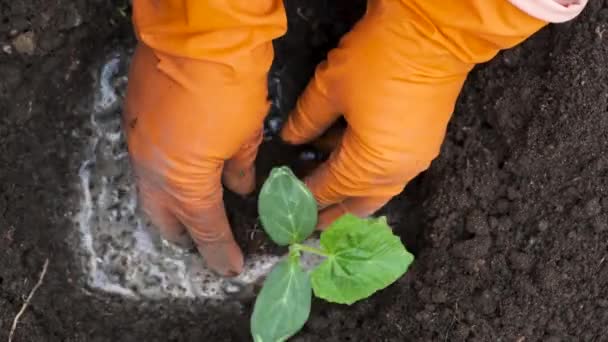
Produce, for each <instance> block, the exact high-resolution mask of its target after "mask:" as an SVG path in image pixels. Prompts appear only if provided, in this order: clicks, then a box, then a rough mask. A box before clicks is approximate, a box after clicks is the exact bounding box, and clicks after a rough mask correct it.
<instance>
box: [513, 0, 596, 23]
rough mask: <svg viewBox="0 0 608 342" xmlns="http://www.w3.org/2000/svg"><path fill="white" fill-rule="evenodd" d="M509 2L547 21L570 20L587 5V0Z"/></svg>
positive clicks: (520, 0) (522, 0) (518, 0)
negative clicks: (566, 2) (565, 3)
mask: <svg viewBox="0 0 608 342" xmlns="http://www.w3.org/2000/svg"><path fill="white" fill-rule="evenodd" d="M509 2H510V3H511V4H513V6H515V7H517V8H519V9H520V10H522V11H524V12H526V13H527V14H529V15H531V16H532V17H534V18H537V19H540V20H543V21H546V22H549V23H563V22H566V21H569V20H572V19H574V18H575V17H576V16H578V15H579V14H580V13H581V12H582V11H583V9H584V8H585V5H587V0H578V1H569V2H571V3H572V4H569V5H563V4H562V3H564V1H563V0H509Z"/></svg>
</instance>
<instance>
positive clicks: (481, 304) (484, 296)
mask: <svg viewBox="0 0 608 342" xmlns="http://www.w3.org/2000/svg"><path fill="white" fill-rule="evenodd" d="M475 304H476V306H477V309H478V310H479V311H481V312H482V313H484V314H486V315H490V314H492V313H493V312H494V311H496V301H495V300H494V298H493V296H492V292H490V291H489V290H484V291H483V292H482V293H480V294H479V295H477V297H476V298H475Z"/></svg>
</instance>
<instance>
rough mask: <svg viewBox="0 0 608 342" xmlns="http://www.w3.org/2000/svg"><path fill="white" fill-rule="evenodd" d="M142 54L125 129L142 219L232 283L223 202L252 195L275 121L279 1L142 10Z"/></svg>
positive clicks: (159, 4) (175, 0)
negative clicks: (273, 69) (265, 133)
mask: <svg viewBox="0 0 608 342" xmlns="http://www.w3.org/2000/svg"><path fill="white" fill-rule="evenodd" d="M133 10H134V15H133V20H134V24H135V29H136V32H137V36H138V39H139V40H140V44H139V46H138V47H137V50H136V52H135V55H134V57H133V60H132V65H131V70H130V73H129V84H128V89H127V98H126V106H125V113H124V129H125V131H126V134H127V141H128V147H129V152H130V156H131V160H132V164H133V168H134V171H135V175H136V182H137V186H138V192H139V197H140V201H141V206H142V208H143V210H144V211H145V212H146V213H147V215H148V216H149V217H150V219H151V221H152V223H153V224H154V225H155V226H156V227H157V228H158V229H159V230H160V233H161V234H162V235H163V236H164V237H165V238H166V239H168V240H171V241H174V242H177V243H180V242H184V241H187V240H189V237H191V238H192V239H193V240H194V242H195V243H196V245H197V248H198V250H199V252H200V253H201V255H202V256H203V258H204V260H205V261H206V262H207V264H208V266H209V267H210V268H211V269H213V270H215V271H216V272H218V273H220V274H222V275H226V276H232V275H236V274H238V273H239V272H241V270H242V267H243V255H242V252H241V250H240V249H239V247H238V245H237V244H236V242H235V241H234V238H233V235H232V232H231V229H230V226H229V223H228V220H227V218H226V214H225V211H224V205H223V198H222V185H221V182H222V179H223V181H224V184H225V185H226V186H227V187H228V188H230V189H231V190H233V191H235V192H236V193H239V194H248V193H250V192H251V191H253V189H254V186H255V169H254V165H253V162H254V160H255V156H256V153H257V149H258V145H259V143H260V141H261V139H262V135H261V134H262V125H263V118H264V116H265V115H266V113H267V111H268V106H269V103H268V101H267V72H268V69H269V68H270V64H271V62H272V59H273V49H272V43H271V41H272V39H273V38H275V37H278V36H280V35H282V34H283V33H284V32H285V30H286V19H285V13H284V9H283V7H282V3H281V1H280V0H258V1H249V0H224V1H195V0H165V1H154V0H135V1H133Z"/></svg>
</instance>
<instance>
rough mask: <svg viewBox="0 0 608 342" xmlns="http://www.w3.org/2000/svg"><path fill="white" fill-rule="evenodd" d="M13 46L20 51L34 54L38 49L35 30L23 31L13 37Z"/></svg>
mask: <svg viewBox="0 0 608 342" xmlns="http://www.w3.org/2000/svg"><path fill="white" fill-rule="evenodd" d="M13 46H14V47H15V50H16V51H17V52H18V53H21V54H25V55H33V54H34V51H35V50H36V36H35V35H34V32H32V31H28V32H24V33H21V34H20V35H18V36H17V37H15V39H13Z"/></svg>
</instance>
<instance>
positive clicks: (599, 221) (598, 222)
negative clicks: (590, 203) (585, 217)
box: [591, 216, 608, 233]
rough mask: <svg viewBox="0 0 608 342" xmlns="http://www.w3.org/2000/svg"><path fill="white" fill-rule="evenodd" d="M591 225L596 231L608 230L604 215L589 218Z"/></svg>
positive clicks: (607, 219) (607, 220) (606, 219)
mask: <svg viewBox="0 0 608 342" xmlns="http://www.w3.org/2000/svg"><path fill="white" fill-rule="evenodd" d="M591 226H592V227H593V230H595V232H596V233H601V232H605V231H607V230H608V218H607V217H604V216H596V217H594V218H593V219H592V220H591Z"/></svg>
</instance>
